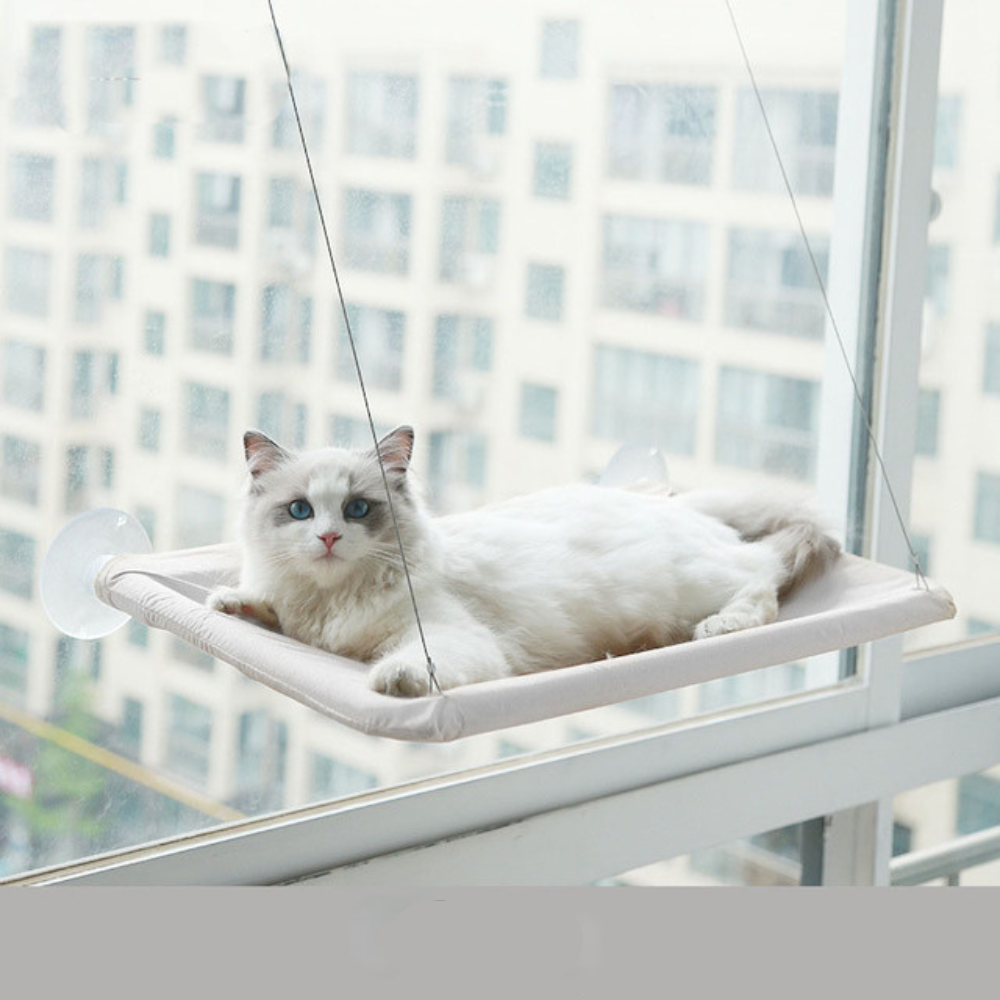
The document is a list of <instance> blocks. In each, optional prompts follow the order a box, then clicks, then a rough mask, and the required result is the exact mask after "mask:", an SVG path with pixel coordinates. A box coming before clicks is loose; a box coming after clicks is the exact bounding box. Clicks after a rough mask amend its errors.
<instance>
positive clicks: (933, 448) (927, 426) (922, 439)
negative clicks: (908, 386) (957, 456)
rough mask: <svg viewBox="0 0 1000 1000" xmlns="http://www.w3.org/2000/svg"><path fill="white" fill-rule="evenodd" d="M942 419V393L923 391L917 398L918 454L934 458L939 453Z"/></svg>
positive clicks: (933, 390)
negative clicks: (939, 428)
mask: <svg viewBox="0 0 1000 1000" xmlns="http://www.w3.org/2000/svg"><path fill="white" fill-rule="evenodd" d="M940 417H941V393H940V391H939V390H938V389H921V390H920V395H919V396H918V397H917V447H916V450H917V454H918V455H923V456H925V457H927V458H933V457H934V456H935V455H937V451H938V425H939V423H940Z"/></svg>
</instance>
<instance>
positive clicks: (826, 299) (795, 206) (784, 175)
mask: <svg viewBox="0 0 1000 1000" xmlns="http://www.w3.org/2000/svg"><path fill="white" fill-rule="evenodd" d="M725 4H726V10H727V11H728V12H729V20H730V21H731V22H732V25H733V32H734V33H735V35H736V41H737V44H738V45H739V47H740V53H741V55H742V56H743V65H744V66H745V67H746V71H747V76H748V77H749V79H750V85H751V87H752V88H753V93H754V98H755V99H756V102H757V107H758V108H759V109H760V114H761V118H762V119H763V121H764V128H765V130H766V132H767V138H768V141H769V142H770V144H771V149H772V150H773V152H774V158H775V160H776V161H777V164H778V169H779V171H780V172H781V179H782V181H783V183H784V186H785V191H786V192H787V193H788V199H789V201H790V202H791V206H792V211H793V212H794V213H795V221H796V222H797V223H798V227H799V233H800V235H801V237H802V243H803V245H804V246H805V249H806V254H807V255H808V257H809V263H810V265H811V266H812V270H813V274H814V275H815V276H816V284H817V285H818V286H819V291H820V295H821V296H822V298H823V307H824V309H825V310H826V315H827V318H828V319H829V320H830V328H831V329H832V330H833V333H834V336H835V337H836V340H837V346H838V347H839V348H840V356H841V357H842V358H843V360H844V368H845V369H846V370H847V375H848V378H850V380H851V386H852V388H853V389H854V397H855V399H856V400H857V404H858V414H859V415H860V417H861V420H862V422H863V423H864V425H865V430H866V431H867V434H868V441H869V443H870V444H871V448H872V452H873V453H874V455H875V460H876V461H877V462H878V467H879V469H880V470H881V473H882V481H883V483H885V489H886V492H887V493H888V495H889V500H890V502H891V504H892V509H893V511H894V512H895V516H896V520H897V521H898V522H899V528H900V531H902V533H903V539H904V541H905V542H906V547H907V548H908V549H909V551H910V560H911V561H912V563H913V571H914V573H915V574H916V577H917V581H918V582H919V583H920V584H921V585H922V586H923V587H924V588H925V589H929V588H928V583H927V578H926V577H925V576H924V571H923V570H922V569H921V566H920V557H919V556H918V555H917V551H916V548H915V547H914V545H913V540H912V539H911V538H910V533H909V531H908V530H907V527H906V521H905V519H904V518H903V512H902V510H901V509H900V506H899V501H898V500H897V499H896V491H895V490H894V489H893V487H892V481H891V480H890V479H889V473H888V471H887V469H886V467H885V460H884V459H883V458H882V452H881V450H880V449H879V446H878V441H877V440H876V438H875V431H874V429H873V428H872V424H871V420H869V418H868V414H867V412H866V409H867V408H866V406H865V401H864V397H863V396H862V394H861V389H860V387H859V386H858V380H857V378H856V377H855V375H854V369H853V367H852V366H851V361H850V358H849V357H848V354H847V348H846V347H845V346H844V338H843V337H842V336H841V334H840V327H839V326H838V324H837V318H836V316H835V315H834V313H833V307H832V306H831V304H830V296H829V295H828V293H827V289H826V282H825V281H824V280H823V275H822V273H821V271H820V269H819V264H818V263H817V261H816V255H815V254H814V253H813V248H812V244H811V243H810V242H809V236H808V234H807V233H806V227H805V223H804V222H803V221H802V214H801V213H800V212H799V203H798V200H797V199H796V197H795V191H794V190H793V189H792V183H791V181H790V180H789V178H788V171H787V170H786V169H785V161H784V159H783V158H782V155H781V150H780V149H779V148H778V141H777V139H775V137H774V131H773V130H772V129H771V119H770V118H769V117H768V114H767V108H766V107H765V105H764V98H763V96H762V95H761V92H760V87H759V86H758V84H757V75H756V74H755V73H754V71H753V65H752V64H751V62H750V56H749V54H748V53H747V48H746V45H745V44H744V41H743V33H742V32H741V31H740V26H739V23H738V22H737V20H736V13H735V12H734V11H733V5H732V3H731V0H725Z"/></svg>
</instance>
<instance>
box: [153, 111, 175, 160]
mask: <svg viewBox="0 0 1000 1000" xmlns="http://www.w3.org/2000/svg"><path fill="white" fill-rule="evenodd" d="M176 149H177V121H176V119H174V118H164V119H163V121H159V122H157V123H156V124H155V125H154V126H153V156H155V157H156V158H157V159H158V160H172V159H173V158H174V154H175V152H176Z"/></svg>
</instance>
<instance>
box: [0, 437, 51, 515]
mask: <svg viewBox="0 0 1000 1000" xmlns="http://www.w3.org/2000/svg"><path fill="white" fill-rule="evenodd" d="M0 442H2V449H0V453H2V457H3V464H2V465H0V494H2V495H3V496H4V497H6V498H7V499H8V500H17V501H18V502H20V503H26V504H31V505H32V506H35V505H37V503H38V490H39V478H40V473H41V461H42V449H41V445H39V444H37V443H36V442H34V441H27V440H25V439H24V438H19V437H13V436H12V435H9V434H5V435H3V436H2V437H0Z"/></svg>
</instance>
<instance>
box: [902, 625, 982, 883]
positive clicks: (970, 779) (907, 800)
mask: <svg viewBox="0 0 1000 1000" xmlns="http://www.w3.org/2000/svg"><path fill="white" fill-rule="evenodd" d="M994 627H995V626H994ZM893 812H894V814H895V826H896V828H897V829H899V828H902V829H905V830H906V831H907V832H908V837H907V840H906V841H905V842H904V843H901V844H899V845H897V847H898V849H894V851H893V854H894V856H895V858H894V860H896V861H898V862H899V863H901V864H903V865H905V862H906V860H907V859H906V857H905V855H906V854H907V853H909V852H910V851H918V852H920V851H928V850H933V849H935V848H939V849H942V850H943V849H946V848H947V846H948V845H949V844H950V843H952V842H953V841H955V840H958V839H959V838H961V837H967V836H970V835H972V834H978V833H981V832H984V831H995V830H997V829H1000V771H998V769H997V768H990V769H989V770H987V771H981V772H979V773H977V774H965V775H962V776H961V777H959V778H954V779H950V780H948V781H939V782H936V783H934V784H931V785H923V786H922V787H920V788H915V789H913V790H912V791H908V792H904V793H903V794H901V795H897V796H896V797H895V799H894V801H893ZM928 876H929V877H928V878H927V879H926V881H924V882H922V883H921V884H924V885H945V884H948V882H949V881H950V882H951V884H959V885H963V886H976V885H983V886H986V885H992V886H995V885H1000V854H998V856H997V857H990V856H989V855H986V857H985V858H984V860H983V861H981V862H980V863H978V864H975V865H973V866H970V867H961V866H960V867H959V869H958V870H955V869H953V868H951V867H949V863H947V862H944V861H943V862H942V863H941V866H940V867H939V869H938V870H937V871H934V870H933V869H932V870H931V871H930V872H928ZM894 877H895V879H898V878H899V875H898V870H897V873H894ZM949 877H950V878H949Z"/></svg>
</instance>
